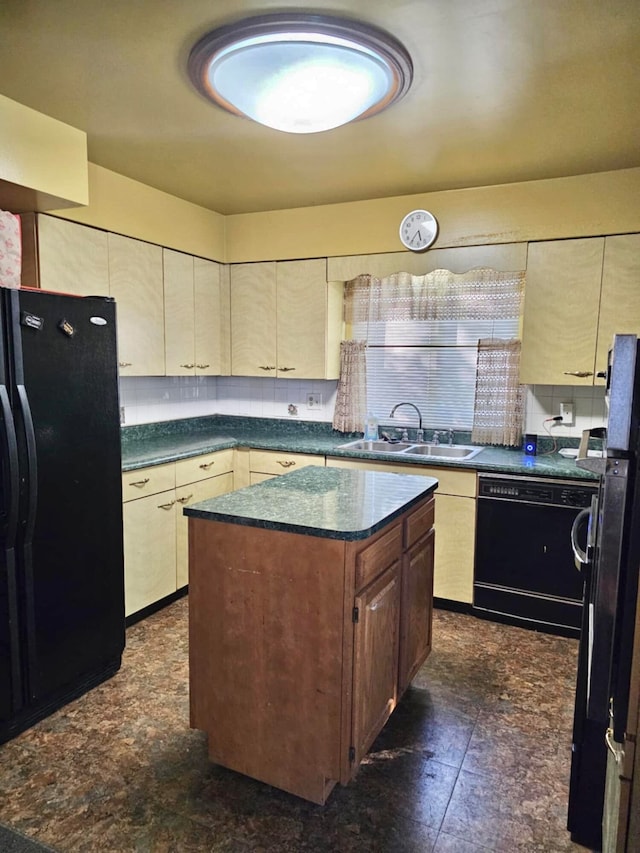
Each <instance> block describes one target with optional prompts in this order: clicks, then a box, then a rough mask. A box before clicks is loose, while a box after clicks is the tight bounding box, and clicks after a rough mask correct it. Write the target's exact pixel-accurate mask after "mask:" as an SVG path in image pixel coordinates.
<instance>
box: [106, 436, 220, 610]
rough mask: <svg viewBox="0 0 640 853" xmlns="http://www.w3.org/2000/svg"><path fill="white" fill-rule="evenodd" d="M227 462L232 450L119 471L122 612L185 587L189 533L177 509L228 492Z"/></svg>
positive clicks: (147, 605)
mask: <svg viewBox="0 0 640 853" xmlns="http://www.w3.org/2000/svg"><path fill="white" fill-rule="evenodd" d="M232 466H233V451H231V450H224V451H218V452H217V453H211V454H206V455H202V456H196V457H191V458H189V459H184V460H180V461H179V462H170V463H167V464H165V465H154V466H153V467H150V468H141V469H138V470H136V471H129V472H127V473H125V474H123V477H122V489H123V501H124V505H123V525H124V562H125V569H124V570H125V613H126V615H127V616H131V615H132V614H134V613H137V612H138V611H140V610H143V609H144V608H146V607H149V606H151V605H152V604H155V603H156V602H158V601H160V600H161V599H163V598H165V597H166V596H168V595H171V594H172V593H174V592H176V590H178V589H181V588H182V587H184V586H186V584H187V583H188V537H187V519H186V518H185V517H184V516H183V514H182V508H183V507H184V506H185V505H187V504H190V503H196V502H198V501H201V500H206V499H207V498H210V497H215V496H216V495H220V494H223V493H224V492H228V491H231V490H232V489H233V473H232ZM214 472H215V473H214Z"/></svg>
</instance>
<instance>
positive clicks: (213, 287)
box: [163, 249, 228, 376]
mask: <svg viewBox="0 0 640 853" xmlns="http://www.w3.org/2000/svg"><path fill="white" fill-rule="evenodd" d="M163 267H164V333H165V355H166V369H167V376H188V375H196V376H219V375H221V374H223V373H226V372H228V369H226V370H225V365H224V363H223V357H222V353H223V341H224V337H225V336H224V333H223V328H222V326H223V323H224V318H223V312H222V305H221V282H220V265H219V264H217V263H216V262H215V261H207V260H205V259H204V258H196V257H193V256H192V255H186V254H184V253H183V252H175V251H173V250H171V249H164V250H163Z"/></svg>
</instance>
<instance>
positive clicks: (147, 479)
mask: <svg viewBox="0 0 640 853" xmlns="http://www.w3.org/2000/svg"><path fill="white" fill-rule="evenodd" d="M148 482H149V478H148V477H145V478H144V480H136V481H135V483H129V485H130V486H139V487H140V488H142V486H146V485H147V483H148Z"/></svg>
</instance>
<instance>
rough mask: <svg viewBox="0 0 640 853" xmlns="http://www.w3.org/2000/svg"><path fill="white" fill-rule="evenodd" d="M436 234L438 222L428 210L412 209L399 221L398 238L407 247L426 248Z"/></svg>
mask: <svg viewBox="0 0 640 853" xmlns="http://www.w3.org/2000/svg"><path fill="white" fill-rule="evenodd" d="M437 234H438V222H437V220H436V218H435V216H433V214H431V213H429V211H428V210H412V211H411V213H407V215H406V216H405V217H404V219H403V220H402V222H401V223H400V239H401V240H402V243H403V245H405V246H406V247H407V249H411V250H412V251H414V252H421V251H422V250H423V249H428V248H429V246H430V245H431V244H432V243H433V241H434V240H435V239H436V235H437Z"/></svg>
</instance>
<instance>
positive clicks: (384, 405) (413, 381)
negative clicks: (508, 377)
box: [345, 270, 524, 430]
mask: <svg viewBox="0 0 640 853" xmlns="http://www.w3.org/2000/svg"><path fill="white" fill-rule="evenodd" d="M523 283H524V273H521V272H515V273H501V272H497V271H495V270H473V271H471V272H469V273H464V274H462V275H456V274H454V273H450V272H448V271H446V270H436V271H435V272H434V273H430V274H429V275H427V276H411V275H409V274H408V273H399V274H397V275H394V276H389V278H387V279H375V278H372V277H370V276H360V277H359V278H358V279H354V281H353V282H349V283H348V284H347V288H346V303H345V307H346V311H345V317H346V319H347V322H348V323H350V326H351V337H353V338H354V339H358V340H365V341H366V342H367V350H366V366H367V410H368V411H371V412H372V413H373V414H375V415H376V416H377V417H378V419H379V420H380V421H381V422H382V423H387V424H395V425H397V426H398V427H404V426H416V425H417V421H416V414H415V412H414V411H413V410H412V409H411V408H410V407H406V408H403V409H399V410H398V412H397V413H396V415H395V418H394V420H393V421H391V420H390V419H389V413H390V411H391V409H392V408H393V406H394V405H395V404H396V403H399V402H401V401H410V402H412V403H414V404H415V405H416V406H418V408H419V409H420V411H421V412H422V417H423V424H424V425H425V426H427V427H430V428H434V429H448V428H453V429H458V430H471V428H472V425H473V415H474V399H475V389H476V369H477V358H478V355H477V353H478V341H479V339H481V338H502V339H510V338H515V337H517V335H518V328H519V314H520V303H521V298H522V290H523Z"/></svg>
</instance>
